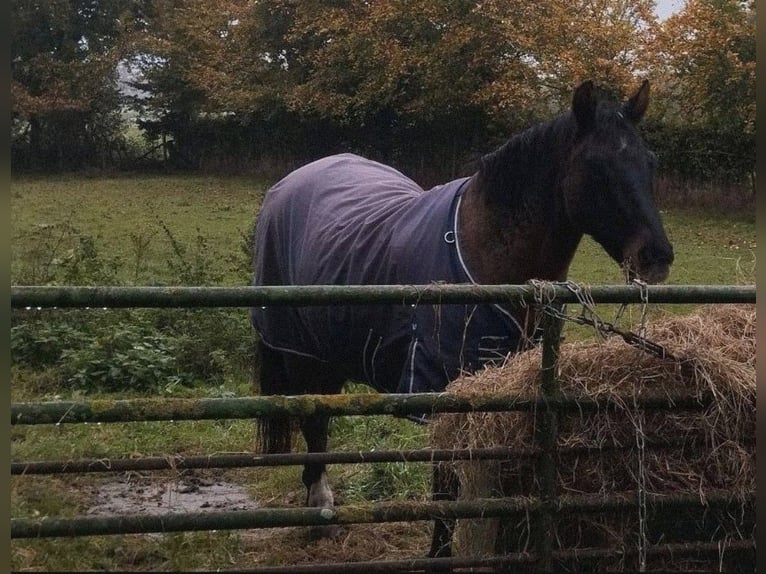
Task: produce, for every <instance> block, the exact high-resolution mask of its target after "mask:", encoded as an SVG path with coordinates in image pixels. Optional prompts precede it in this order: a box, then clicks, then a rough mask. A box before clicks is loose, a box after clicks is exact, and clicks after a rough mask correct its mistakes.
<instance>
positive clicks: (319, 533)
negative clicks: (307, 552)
mask: <svg viewBox="0 0 766 574" xmlns="http://www.w3.org/2000/svg"><path fill="white" fill-rule="evenodd" d="M341 534H343V529H342V528H341V527H340V526H339V525H337V524H330V525H329V526H312V527H311V528H310V529H309V538H310V539H311V540H322V539H328V540H336V539H338V538H340V536H341Z"/></svg>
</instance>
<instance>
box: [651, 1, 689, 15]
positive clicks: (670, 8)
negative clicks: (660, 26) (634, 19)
mask: <svg viewBox="0 0 766 574" xmlns="http://www.w3.org/2000/svg"><path fill="white" fill-rule="evenodd" d="M656 3H657V8H656V10H655V11H656V12H657V16H658V17H659V18H660V19H663V20H664V19H665V18H667V17H668V16H670V15H671V14H672V13H673V12H677V11H678V10H680V9H681V7H682V6H683V5H684V2H683V0H656Z"/></svg>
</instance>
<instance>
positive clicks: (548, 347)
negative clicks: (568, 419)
mask: <svg viewBox="0 0 766 574" xmlns="http://www.w3.org/2000/svg"><path fill="white" fill-rule="evenodd" d="M551 307H552V308H551V309H550V312H549V310H548V309H546V308H545V307H540V308H538V312H539V313H542V327H543V341H542V366H541V371H540V376H541V384H540V396H541V398H542V401H543V404H544V407H543V408H542V409H541V410H540V411H538V418H537V420H538V422H537V424H536V437H535V438H536V441H537V446H538V448H539V449H540V456H539V457H538V458H537V466H536V474H537V481H538V488H539V492H540V499H541V501H542V504H541V505H540V508H539V511H538V513H537V516H536V522H535V527H536V547H537V557H538V562H537V568H538V569H539V570H541V571H544V572H549V571H551V570H552V568H553V556H552V552H553V533H554V531H555V515H554V512H553V507H554V505H555V503H556V498H557V482H558V481H557V480H556V459H555V455H556V440H557V437H558V411H557V410H556V407H555V405H554V401H557V400H559V399H560V398H561V388H560V385H559V382H558V377H557V373H556V371H557V369H558V357H559V345H560V342H561V331H562V328H563V321H562V320H561V318H560V314H561V313H563V310H564V306H563V305H562V304H561V303H552V304H551Z"/></svg>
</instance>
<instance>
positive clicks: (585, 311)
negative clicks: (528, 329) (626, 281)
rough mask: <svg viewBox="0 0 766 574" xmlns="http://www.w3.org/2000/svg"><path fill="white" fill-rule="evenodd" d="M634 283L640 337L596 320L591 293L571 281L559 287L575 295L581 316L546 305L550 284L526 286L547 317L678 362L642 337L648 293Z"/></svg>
mask: <svg viewBox="0 0 766 574" xmlns="http://www.w3.org/2000/svg"><path fill="white" fill-rule="evenodd" d="M633 282H634V283H635V284H636V285H638V286H639V288H640V294H641V320H640V325H641V327H640V329H639V333H640V334H639V333H634V332H632V331H627V330H625V329H621V328H619V327H617V326H616V325H615V324H614V323H610V322H608V321H604V320H603V319H601V317H599V315H598V313H597V312H596V309H595V303H594V302H593V298H592V297H591V295H590V291H589V290H588V289H584V288H583V287H582V285H580V284H578V283H575V282H574V281H565V282H564V283H561V285H564V286H565V287H566V288H567V289H569V291H571V292H572V293H573V294H574V295H575V297H577V301H578V303H579V304H580V305H582V313H581V314H580V315H578V316H575V315H570V314H568V313H566V311H563V312H562V311H558V310H557V309H555V308H553V307H551V306H550V305H549V303H550V302H551V301H552V300H553V293H554V291H553V290H552V289H550V286H551V283H547V282H544V281H534V280H533V281H530V282H529V283H530V284H531V285H532V286H533V287H534V288H535V291H534V299H535V303H537V304H539V305H544V306H545V311H546V312H547V313H550V314H552V315H554V316H555V317H558V318H559V319H563V320H565V321H570V322H572V323H577V324H578V325H588V326H590V327H593V328H594V329H595V330H596V332H597V333H598V334H599V335H601V336H602V337H604V338H606V337H608V336H610V335H618V336H619V337H621V338H622V340H623V341H625V342H626V343H627V344H629V345H632V346H633V347H636V348H638V349H641V350H643V351H645V352H647V353H649V354H651V355H654V356H655V357H658V358H660V359H671V360H675V361H679V359H678V358H677V357H676V356H675V355H673V354H672V353H671V352H670V351H668V350H667V349H666V348H665V347H663V346H662V345H660V344H659V343H655V342H653V341H650V340H649V339H647V338H646V337H645V336H644V335H645V333H646V318H647V311H648V308H649V290H648V289H647V285H646V283H644V282H643V281H638V280H635V279H634V281H633ZM546 287H547V288H546ZM546 295H547V296H546ZM626 307H627V304H626V303H623V304H622V305H621V306H620V308H619V309H618V311H617V319H619V318H620V317H621V316H622V314H623V312H624V311H625V308H626Z"/></svg>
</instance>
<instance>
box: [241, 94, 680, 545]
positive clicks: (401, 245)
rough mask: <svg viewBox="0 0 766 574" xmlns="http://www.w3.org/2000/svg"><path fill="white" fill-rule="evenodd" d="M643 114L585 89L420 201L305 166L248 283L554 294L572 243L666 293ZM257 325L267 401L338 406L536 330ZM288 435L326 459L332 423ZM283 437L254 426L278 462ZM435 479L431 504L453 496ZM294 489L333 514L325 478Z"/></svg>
mask: <svg viewBox="0 0 766 574" xmlns="http://www.w3.org/2000/svg"><path fill="white" fill-rule="evenodd" d="M648 103H649V84H648V82H644V83H643V85H642V86H641V88H640V89H639V90H638V91H637V92H636V93H635V94H634V95H633V96H632V97H631V98H630V99H628V100H627V101H626V102H623V103H616V102H609V101H602V100H601V99H600V98H597V97H596V95H595V90H594V87H593V84H592V83H591V82H585V83H583V84H582V85H580V86H579V87H578V88H577V90H576V91H575V93H574V98H573V101H572V109H571V111H569V112H567V113H565V114H563V115H561V116H559V117H557V118H555V119H553V120H551V121H549V122H545V123H541V124H538V125H535V126H533V127H531V128H529V129H527V130H526V131H524V132H522V133H520V134H517V135H514V136H513V137H511V138H510V139H509V140H508V141H507V142H506V143H505V144H504V145H503V146H501V147H500V148H498V149H497V150H495V151H494V152H492V153H490V154H488V155H486V156H485V157H483V158H482V159H481V161H480V165H479V169H478V171H477V172H476V173H475V174H474V175H473V176H471V177H467V178H463V179H460V180H455V181H453V182H449V183H447V184H444V185H442V186H437V187H436V188H434V189H432V190H429V191H427V192H424V191H423V190H422V189H421V188H419V187H418V186H417V185H416V184H415V183H414V182H413V181H412V180H410V179H408V178H406V177H405V176H403V175H402V174H400V173H399V172H397V171H396V170H394V169H392V168H389V167H387V166H383V165H381V164H378V163H375V162H370V161H367V160H364V159H362V158H359V157H357V156H353V155H350V154H344V155H340V156H333V157H330V158H325V159H323V160H319V161H317V162H314V163H312V164H309V165H307V166H304V167H303V168H300V169H298V170H296V171H295V172H293V173H291V174H290V175H288V176H287V177H286V178H285V179H283V180H282V181H280V182H279V183H277V184H276V185H275V186H274V187H273V188H272V189H270V190H269V192H268V194H267V195H266V198H265V200H264V203H263V206H262V209H261V213H260V215H259V218H258V225H257V228H256V235H255V254H254V262H255V284H256V285H289V284H424V283H430V282H434V281H442V282H451V283H468V282H474V283H479V284H523V283H525V282H527V281H529V280H532V279H540V280H551V281H562V280H565V279H566V277H567V271H568V269H569V265H570V263H571V261H572V258H573V257H574V254H575V250H576V249H577V246H578V244H579V242H580V239H581V238H582V236H583V234H588V235H590V236H592V237H593V238H594V239H595V240H596V241H597V242H598V243H599V244H600V245H601V246H602V247H603V248H604V250H605V251H606V252H607V253H608V254H609V255H610V256H611V257H612V259H614V260H615V261H616V262H617V263H618V264H620V265H622V266H623V267H624V268H625V269H626V272H627V273H628V275H629V276H632V277H640V278H641V279H643V280H644V281H646V282H649V283H655V282H660V281H663V280H664V279H665V278H666V276H667V275H668V271H669V268H670V265H671V263H672V261H673V249H672V247H671V245H670V243H669V241H668V239H667V237H666V235H665V231H664V230H663V226H662V223H661V221H660V216H659V214H658V212H657V209H656V207H655V204H654V201H653V199H652V191H653V186H654V179H655V173H654V171H655V165H654V164H655V159H654V156H653V154H652V153H651V152H650V151H648V150H647V148H646V146H645V145H644V142H643V141H642V138H641V137H640V135H639V133H638V132H637V130H636V124H637V123H638V122H639V120H640V119H641V118H642V117H643V116H644V113H645V112H646V109H647V105H648ZM252 319H253V323H254V325H255V327H256V329H257V330H258V332H259V333H260V335H261V339H260V351H261V374H260V385H261V393H262V394H266V395H269V394H283V395H296V394H310V393H326V394H333V393H339V392H341V388H342V386H343V384H344V382H345V381H346V380H356V381H361V382H365V383H368V384H370V385H371V386H373V387H375V388H376V389H378V390H380V391H383V392H413V391H439V390H443V389H444V388H445V386H446V385H447V383H448V382H449V381H450V380H452V379H454V378H455V377H456V376H457V375H458V374H459V373H460V372H465V371H469V372H470V371H474V370H476V369H478V368H480V367H481V366H482V365H485V364H489V363H491V362H492V360H493V359H494V358H498V357H500V358H502V357H505V356H507V354H508V353H512V352H515V351H517V350H518V349H520V348H522V347H523V346H524V345H525V343H526V342H527V341H529V340H530V339H529V337H528V335H529V334H530V333H529V332H528V329H529V325H530V324H531V322H530V321H529V317H528V316H527V311H526V310H525V309H521V308H514V307H510V306H500V305H443V306H441V307H435V306H417V307H406V308H405V307H402V306H393V305H391V306H386V305H370V306H363V307H362V306H340V307H270V308H260V307H258V308H254V309H252ZM299 424H300V428H301V431H302V432H303V436H304V438H305V440H306V443H307V447H308V450H309V452H322V451H325V450H326V447H327V428H328V420H327V418H326V417H323V416H317V415H313V416H307V417H304V418H303V419H301V420H300V421H299ZM292 426H293V425H292V424H291V421H289V420H286V419H281V418H271V419H264V420H263V421H262V425H261V441H262V448H263V449H264V450H265V451H267V452H278V451H282V450H286V449H289V448H290V445H291V444H292V443H291V434H290V433H291V430H292ZM435 468H436V469H437V470H436V471H435V482H434V486H435V489H434V497H435V498H437V499H438V498H445V497H449V496H452V495H453V494H454V488H448V489H446V491H445V489H444V488H442V487H443V486H444V484H448V485H449V482H450V481H449V480H446V481H445V480H444V477H443V476H442V475H441V474H440V473H439V472H438V466H437V467H435ZM303 482H304V483H305V485H306V488H307V491H308V493H307V505H309V506H314V507H330V506H332V505H333V493H332V490H331V489H330V485H329V482H328V479H327V475H326V472H325V465H324V464H307V465H306V466H305V468H304V472H303ZM451 486H452V487H454V484H453V485H451ZM446 526H447V525H445V524H444V523H437V525H436V528H435V532H434V542H433V546H432V549H431V554H432V555H442V556H444V555H449V529H448V528H446ZM324 533H325V534H327V533H328V532H327V530H325V531H324Z"/></svg>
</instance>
